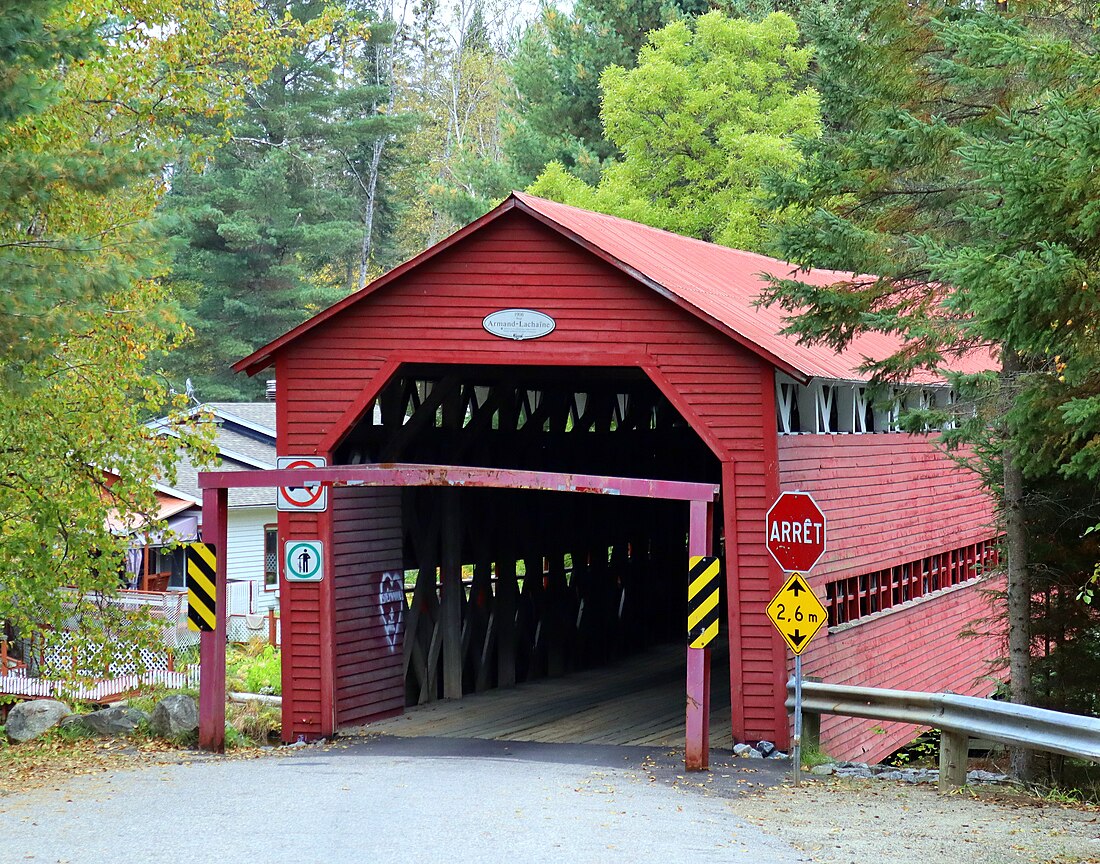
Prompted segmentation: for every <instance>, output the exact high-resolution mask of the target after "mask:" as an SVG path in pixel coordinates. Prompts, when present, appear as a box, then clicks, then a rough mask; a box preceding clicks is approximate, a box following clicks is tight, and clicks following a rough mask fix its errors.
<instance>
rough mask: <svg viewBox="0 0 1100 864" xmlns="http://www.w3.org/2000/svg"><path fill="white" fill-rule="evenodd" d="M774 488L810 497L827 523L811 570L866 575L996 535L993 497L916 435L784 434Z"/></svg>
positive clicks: (817, 575)
mask: <svg viewBox="0 0 1100 864" xmlns="http://www.w3.org/2000/svg"><path fill="white" fill-rule="evenodd" d="M779 483H780V486H781V488H782V489H783V490H784V491H789V490H794V489H798V490H800V491H802V492H809V493H811V494H812V495H813V496H814V499H815V500H816V501H817V503H818V505H820V507H821V509H822V510H823V511H824V512H825V517H826V519H827V520H828V532H829V541H828V542H829V548H828V551H826V553H825V555H824V557H822V559H821V561H820V562H819V563H818V565H817V566H816V567H815V568H814V571H813V578H814V581H815V583H816V584H822V583H824V582H825V581H827V577H834V576H836V577H839V576H847V575H852V574H854V573H865V572H869V571H872V570H878V569H881V568H883V567H889V566H892V565H894V564H903V563H905V562H907V561H913V560H916V559H918V558H921V557H923V556H925V555H930V554H932V553H934V552H940V551H944V550H947V549H954V548H957V547H960V546H965V545H966V544H968V543H974V542H976V541H978V540H986V539H988V538H990V537H994V536H996V535H997V533H998V531H997V528H996V525H995V519H994V512H993V503H992V499H991V498H990V497H989V496H988V495H987V494H986V493H985V492H984V491H983V490H982V488H981V484H980V482H979V480H978V477H977V475H976V474H974V473H973V472H971V471H968V470H966V469H965V468H961V467H959V466H958V465H956V464H955V463H954V462H953V461H952V460H951V459H950V458H948V457H947V456H946V455H945V454H944V453H943V452H941V451H940V450H938V449H936V447H935V445H934V443H933V440H932V439H931V438H929V437H925V436H919V435H906V434H904V433H884V434H875V435H783V436H780V438H779Z"/></svg>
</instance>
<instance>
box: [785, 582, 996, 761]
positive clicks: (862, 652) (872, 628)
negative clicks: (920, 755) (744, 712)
mask: <svg viewBox="0 0 1100 864" xmlns="http://www.w3.org/2000/svg"><path fill="white" fill-rule="evenodd" d="M1003 587H1004V586H1003V582H1002V581H1001V580H1000V579H986V580H982V581H980V582H978V583H972V584H970V585H964V586H960V587H958V588H954V589H948V590H946V591H943V592H941V593H938V594H934V595H931V596H929V597H926V598H924V599H919V600H913V601H910V602H909V603H908V604H906V605H905V606H903V607H901V608H898V609H894V610H891V611H888V612H884V613H881V614H879V615H876V616H874V617H872V618H868V619H864V620H862V621H859V622H857V623H855V624H849V625H847V626H844V627H840V628H837V632H831V633H829V634H828V635H822V634H819V635H818V636H817V637H815V638H814V641H813V642H811V643H810V645H809V647H808V648H807V649H806V651H805V653H804V654H803V662H802V666H803V674H805V675H812V676H814V677H816V678H819V679H821V680H823V681H828V682H829V683H831V684H851V685H856V686H860V687H888V688H891V689H895V690H923V691H926V692H943V691H951V692H952V693H960V694H962V695H964V696H989V695H991V694H992V692H993V690H994V689H996V688H995V684H994V681H995V672H996V670H995V669H994V668H993V666H992V661H993V660H995V659H996V658H997V657H999V656H1003V643H1002V640H1001V638H999V636H996V635H994V636H993V637H992V638H990V637H985V638H969V637H966V636H964V635H962V634H963V633H964V631H976V632H982V633H993V634H998V633H1000V632H1001V628H1002V627H1003V623H1002V622H1001V620H1000V619H999V618H997V617H996V615H995V612H994V609H993V607H992V604H991V598H990V597H989V596H988V594H987V593H986V592H987V591H989V590H992V589H999V590H1003ZM792 672H793V663H792V664H790V668H789V669H788V674H790V673H792ZM879 729H881V730H883V731H881V732H880V731H877V730H879ZM913 737H914V727H913V726H911V725H909V724H905V723H887V722H884V721H875V720H861V719H859V718H855V717H823V718H822V721H821V744H822V747H823V748H824V749H825V751H826V752H828V753H829V754H831V755H832V756H834V757H837V758H840V759H855V760H858V761H860V762H875V761H878V760H879V759H882V758H883V757H885V756H887V755H889V754H890V753H893V752H894V751H895V750H897V749H898V748H900V747H904V746H905V745H906V744H908V743H909V742H910V741H912V740H913Z"/></svg>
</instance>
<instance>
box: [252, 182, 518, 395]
mask: <svg viewBox="0 0 1100 864" xmlns="http://www.w3.org/2000/svg"><path fill="white" fill-rule="evenodd" d="M517 203H518V202H517V200H516V198H515V197H514V196H512V195H509V196H508V197H507V198H505V199H504V200H503V201H502V202H501V203H500V204H498V205H497V206H496V207H494V208H493V209H492V210H490V211H489V212H488V213H486V214H485V215H484V216H482V217H481V218H480V219H475V220H474V221H473V222H471V223H470V224H469V225H467V226H466V227H464V228H460V229H458V230H457V231H455V233H454V234H452V235H451V236H450V237H447V238H445V239H443V240H440V241H439V242H438V243H436V244H435V245H433V246H429V247H428V248H427V249H425V250H424V251H423V252H421V253H420V254H419V255H416V256H414V257H412V258H410V259H409V260H408V261H406V262H405V263H404V264H399V265H398V266H397V267H394V268H393V269H392V270H391V271H390V272H389V273H386V274H385V275H383V276H379V277H378V278H377V279H375V280H374V281H373V282H371V283H370V284H369V285H367V286H365V287H364V288H361V289H360V290H358V291H356V292H354V293H353V294H349V295H348V296H347V297H345V298H344V299H343V300H338V301H337V302H335V303H333V304H332V305H331V306H329V307H328V308H327V309H324V310H322V311H321V312H318V313H317V314H316V315H314V316H313V317H312V318H308V319H307V320H305V321H303V322H302V323H301V324H299V325H298V326H297V327H295V328H294V329H293V330H288V331H287V332H286V333H284V334H283V335H282V336H280V337H279V338H278V339H276V340H275V341H273V342H269V343H268V344H267V345H265V346H264V347H263V348H260V349H258V350H256V351H253V352H252V353H251V354H249V355H248V356H247V357H245V358H244V359H243V360H238V361H237V362H236V363H234V364H233V366H232V367H231V368H232V369H233V371H234V372H245V373H246V374H248V375H249V376H251V375H255V374H256V373H257V372H262V371H263V370H264V369H266V368H268V367H269V366H270V365H271V363H272V358H273V355H274V354H275V352H276V351H278V350H279V349H280V348H282V347H283V346H284V345H286V344H287V343H288V342H293V341H294V340H295V339H297V338H298V337H299V336H301V335H302V334H303V333H306V332H308V331H310V330H312V329H313V328H314V327H316V326H317V325H318V324H322V323H324V322H325V321H327V320H328V319H329V318H331V317H332V316H333V315H337V314H339V313H340V312H342V311H343V310H344V309H346V308H347V307H348V306H351V305H352V304H353V303H357V302H358V301H359V300H361V299H363V298H364V297H366V296H367V295H368V294H373V293H374V292H375V291H378V290H379V289H381V288H384V287H385V286H386V285H389V284H390V282H392V281H394V280H395V279H399V278H400V277H401V276H403V275H404V274H405V273H407V272H408V271H409V270H412V269H413V268H414V267H419V266H420V265H421V264H423V263H424V262H425V261H428V260H430V259H431V258H434V257H435V256H436V255H438V254H439V253H440V252H443V251H444V250H445V249H449V248H450V247H451V246H453V245H454V244H455V243H458V242H459V241H460V240H463V239H465V238H466V237H468V236H469V235H470V234H473V233H474V232H475V231H477V230H479V229H480V228H482V227H483V226H485V225H487V224H489V223H490V222H493V221H495V220H497V219H499V218H500V217H501V216H503V215H504V214H505V213H507V212H508V211H509V210H512V209H513V208H514V207H515V206H516V205H517Z"/></svg>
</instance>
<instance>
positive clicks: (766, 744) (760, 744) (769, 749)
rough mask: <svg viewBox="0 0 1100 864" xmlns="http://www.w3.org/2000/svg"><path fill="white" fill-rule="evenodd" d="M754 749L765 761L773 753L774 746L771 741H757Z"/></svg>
mask: <svg viewBox="0 0 1100 864" xmlns="http://www.w3.org/2000/svg"><path fill="white" fill-rule="evenodd" d="M756 749H757V750H758V751H760V755H761V756H763V757H764V758H765V759H767V758H768V757H769V756H771V755H772V753H774V752H775V745H774V744H772V742H771V741H757V742H756Z"/></svg>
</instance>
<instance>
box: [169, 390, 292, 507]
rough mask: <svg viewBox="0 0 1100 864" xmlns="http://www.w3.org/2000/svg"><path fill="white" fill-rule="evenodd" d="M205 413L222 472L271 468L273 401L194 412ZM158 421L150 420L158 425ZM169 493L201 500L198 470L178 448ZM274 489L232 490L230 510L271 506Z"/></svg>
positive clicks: (211, 404)
mask: <svg viewBox="0 0 1100 864" xmlns="http://www.w3.org/2000/svg"><path fill="white" fill-rule="evenodd" d="M199 412H209V413H210V414H212V415H213V417H214V422H215V423H216V424H217V427H216V429H215V432H214V447H215V448H216V450H217V453H218V457H219V460H220V462H221V465H220V468H219V470H222V471H248V470H251V469H254V468H274V467H275V403H274V402H208V403H206V404H204V405H200V406H198V407H197V408H196V409H195V413H199ZM160 422H162V421H154V423H160ZM172 490H174V491H176V492H178V493H182V494H184V495H189V496H192V497H195V498H197V499H198V500H200V501H201V500H202V490H200V489H199V469H198V468H197V467H196V466H195V465H194V463H192V461H191V458H190V456H189V455H188V454H187V452H186V451H185V450H183V449H182V448H181V449H180V451H179V458H178V459H177V460H176V482H175V484H174V485H173V486H172ZM275 492H276V490H275V489H269V488H257V489H232V490H230V492H229V506H230V507H268V506H270V507H274V506H275Z"/></svg>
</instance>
